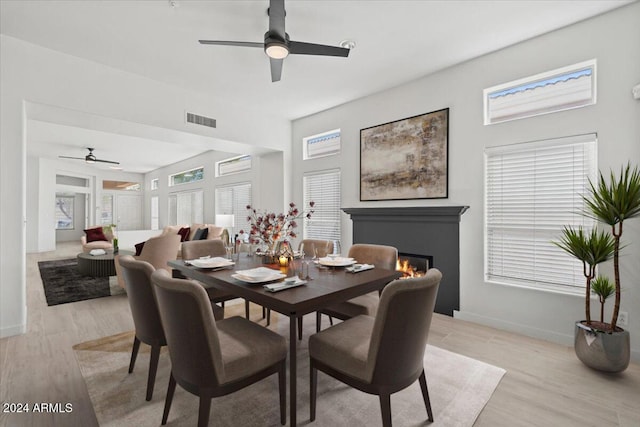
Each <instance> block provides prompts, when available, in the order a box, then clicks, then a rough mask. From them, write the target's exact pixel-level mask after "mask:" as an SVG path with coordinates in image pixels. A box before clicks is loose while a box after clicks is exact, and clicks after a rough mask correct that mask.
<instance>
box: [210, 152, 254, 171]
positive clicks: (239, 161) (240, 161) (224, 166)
mask: <svg viewBox="0 0 640 427" xmlns="http://www.w3.org/2000/svg"><path fill="white" fill-rule="evenodd" d="M249 170H251V156H239V157H234V158H232V159H227V160H222V161H219V162H216V176H225V175H231V174H234V173H239V172H246V171H249Z"/></svg>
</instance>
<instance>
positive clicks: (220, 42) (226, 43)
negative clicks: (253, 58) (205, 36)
mask: <svg viewBox="0 0 640 427" xmlns="http://www.w3.org/2000/svg"><path fill="white" fill-rule="evenodd" d="M198 42H200V44H214V45H222V46H241V47H259V48H260V49H263V48H264V43H262V42H260V43H258V42H236V41H227V40H198Z"/></svg>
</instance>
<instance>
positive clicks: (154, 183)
mask: <svg viewBox="0 0 640 427" xmlns="http://www.w3.org/2000/svg"><path fill="white" fill-rule="evenodd" d="M158 186H159V181H158V178H155V179H152V180H151V189H152V190H157V189H158Z"/></svg>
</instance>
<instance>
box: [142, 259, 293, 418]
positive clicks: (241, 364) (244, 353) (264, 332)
mask: <svg viewBox="0 0 640 427" xmlns="http://www.w3.org/2000/svg"><path fill="white" fill-rule="evenodd" d="M151 280H152V282H153V284H154V289H155V294H156V299H157V301H158V308H159V310H160V318H161V319H162V325H163V326H164V330H165V332H166V335H167V343H168V346H169V355H170V357H171V376H170V378H169V386H168V388H167V397H166V400H165V405H164V412H163V415H162V425H164V424H166V423H167V419H168V417H169V411H170V410H171V402H172V401H173V394H174V392H175V388H176V384H180V386H181V387H182V388H184V389H185V390H187V391H188V392H189V393H191V394H194V395H196V396H198V397H199V398H200V404H199V413H198V426H206V425H208V421H209V412H210V410H211V399H212V398H213V397H218V396H224V395H227V394H230V393H233V392H235V391H237V390H240V389H242V388H244V387H246V386H248V385H250V384H253V383H255V382H257V381H259V380H261V379H263V378H266V377H268V376H270V375H273V374H275V373H277V374H278V380H279V394H280V402H279V403H280V423H281V424H282V425H284V424H285V422H286V403H285V398H286V385H285V380H286V367H285V360H286V357H287V344H286V341H285V339H284V338H283V337H281V336H280V335H278V334H276V333H275V332H272V331H270V330H269V329H267V328H264V327H262V326H260V325H257V324H255V323H253V322H251V321H249V320H247V319H243V318H242V317H237V316H234V317H231V318H228V319H224V320H220V321H216V320H215V319H214V316H213V312H212V311H211V305H210V304H209V299H208V296H207V293H206V292H205V290H204V288H203V287H202V286H201V285H199V284H198V283H197V282H194V281H190V280H183V279H175V278H171V277H170V276H169V274H168V273H167V272H165V271H164V270H158V271H156V272H154V273H153V274H152V276H151ZM249 404H251V403H249Z"/></svg>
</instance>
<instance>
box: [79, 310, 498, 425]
mask: <svg viewBox="0 0 640 427" xmlns="http://www.w3.org/2000/svg"><path fill="white" fill-rule="evenodd" d="M305 326H306V328H305V331H304V332H305V334H304V338H303V340H302V341H299V344H298V424H308V422H309V359H308V349H307V338H308V336H309V334H310V333H311V332H312V331H313V330H315V322H314V319H311V317H308V319H305ZM272 328H273V329H274V330H278V331H280V332H281V333H283V332H284V331H287V330H288V320H282V319H280V320H279V321H275V322H273V323H272ZM132 343H133V332H126V333H123V334H119V335H114V336H111V337H105V338H101V339H98V340H95V341H90V342H86V343H82V344H78V345H76V346H74V350H75V353H76V357H77V359H78V363H79V365H80V369H81V371H82V376H83V377H84V380H85V382H86V384H87V387H88V389H89V395H90V397H91V401H92V402H93V407H94V409H95V412H96V415H97V418H98V422H99V423H100V425H101V426H118V427H119V426H124V425H129V426H136V427H143V426H154V427H156V426H159V425H160V421H161V419H162V411H163V407H164V398H165V395H166V388H167V384H168V381H169V372H170V366H171V363H170V361H169V354H168V352H167V351H166V348H165V349H163V351H162V354H161V356H160V364H159V368H158V374H157V377H156V386H155V390H154V394H153V399H152V400H151V402H146V401H145V400H144V397H145V390H146V381H147V373H148V366H149V347H148V346H146V345H144V344H143V345H142V346H141V348H140V353H139V354H138V359H137V362H136V367H135V370H134V372H133V373H132V374H128V373H127V370H128V366H129V359H130V356H131V345H132ZM424 366H425V371H426V377H427V385H428V387H429V395H430V397H431V406H432V408H433V413H434V423H433V424H430V423H429V422H428V421H427V413H426V410H425V407H424V402H423V401H422V394H421V392H420V386H419V384H418V382H417V381H416V383H415V384H413V385H411V386H410V387H408V388H407V389H405V390H403V391H401V392H398V393H396V394H394V395H392V396H391V414H392V417H393V424H394V425H395V426H427V425H430V426H443V427H453V426H472V425H473V423H474V422H475V420H476V418H477V417H478V415H479V414H480V412H481V411H482V409H483V408H484V406H485V405H486V403H487V402H488V401H489V399H490V398H491V395H492V394H493V392H494V390H495V389H496V387H497V386H498V383H499V382H500V380H501V378H502V376H503V375H504V374H505V372H506V371H505V370H504V369H501V368H497V367H495V366H492V365H489V364H486V363H483V362H480V361H478V360H475V359H471V358H468V357H465V356H461V355H459V354H456V353H452V352H450V351H447V350H443V349H441V348H438V347H435V346H431V345H427V351H426V355H425V359H424ZM288 384H289V378H288V374H287V388H288ZM288 405H289V399H288V398H287V420H288V415H289V408H288ZM197 417H198V398H197V397H196V396H193V395H191V394H189V393H187V392H186V391H184V390H183V389H181V388H180V387H179V386H178V387H177V388H176V393H175V395H174V399H173V405H172V407H171V413H170V415H169V422H168V423H167V425H169V426H183V425H184V426H191V425H196V424H197ZM279 420H280V417H279V411H278V385H277V376H275V375H274V376H272V377H270V378H267V379H265V380H263V381H261V382H259V383H257V384H254V385H252V386H250V387H247V388H246V389H244V390H241V391H239V392H237V393H234V394H231V395H229V396H224V397H221V398H216V399H213V401H212V405H211V417H210V420H209V424H210V425H216V426H230V427H231V426H233V427H237V426H279V425H280V421H279ZM288 421H289V420H288ZM312 425H314V426H318V427H320V426H331V427H334V426H350V427H353V426H376V425H381V417H380V404H379V400H378V397H377V396H375V395H369V394H365V393H362V392H360V391H358V390H355V389H353V388H350V387H348V386H346V385H344V384H342V383H340V382H338V381H337V380H334V379H333V378H331V377H329V376H327V375H325V374H323V373H322V372H319V373H318V402H317V414H316V421H315V422H314V423H313V424H312Z"/></svg>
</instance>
